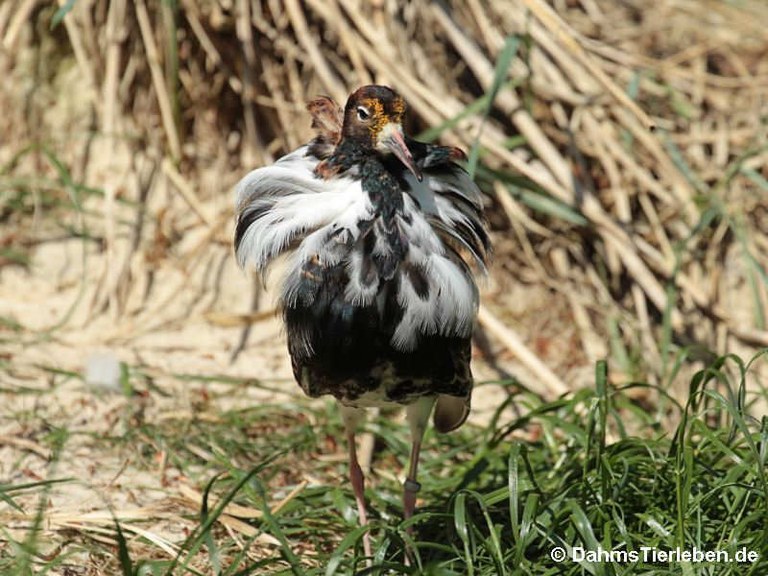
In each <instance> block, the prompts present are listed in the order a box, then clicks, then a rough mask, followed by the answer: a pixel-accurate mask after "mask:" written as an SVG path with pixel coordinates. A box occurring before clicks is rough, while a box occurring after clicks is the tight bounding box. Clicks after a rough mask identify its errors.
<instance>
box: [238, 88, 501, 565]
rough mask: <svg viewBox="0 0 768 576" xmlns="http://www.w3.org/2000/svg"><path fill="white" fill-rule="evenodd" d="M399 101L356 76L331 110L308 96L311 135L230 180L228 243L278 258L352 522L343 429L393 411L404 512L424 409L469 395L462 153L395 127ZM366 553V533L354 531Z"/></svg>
mask: <svg viewBox="0 0 768 576" xmlns="http://www.w3.org/2000/svg"><path fill="white" fill-rule="evenodd" d="M405 108H406V106H405V102H404V100H403V98H402V97H401V96H399V95H398V94H397V93H396V92H394V91H393V90H392V89H390V88H388V87H386V86H364V87H362V88H359V89H358V90H356V91H355V92H353V93H352V94H351V95H350V97H349V99H348V100H347V103H346V106H345V107H344V108H343V109H342V108H339V107H338V106H337V105H336V103H335V102H333V100H331V99H330V98H327V97H321V98H318V99H316V100H314V101H312V102H310V104H309V105H308V110H309V112H310V114H311V115H312V118H313V123H312V126H313V127H314V128H315V129H316V131H317V136H316V137H315V138H314V139H313V140H312V141H311V142H309V143H308V144H307V145H304V146H302V147H300V148H298V149H297V150H295V151H293V152H291V153H290V154H288V155H286V156H284V157H282V158H281V159H280V160H278V161H277V162H275V163H274V164H273V165H271V166H268V167H265V168H259V169H257V170H254V171H252V172H251V173H250V174H248V175H247V176H245V178H243V179H242V180H241V181H240V183H239V184H238V186H237V189H236V196H237V197H236V218H237V222H236V230H235V241H234V243H235V253H236V255H237V260H238V262H239V264H240V265H241V266H243V267H247V268H253V269H255V270H257V271H259V272H261V273H262V274H264V273H265V272H266V270H267V268H268V267H269V265H270V264H271V263H272V262H273V261H274V260H275V259H277V258H278V257H280V256H281V255H283V254H287V255H288V261H287V266H286V270H287V272H286V275H285V278H284V279H283V281H282V286H281V290H280V293H279V304H280V308H281V310H282V313H283V318H284V321H285V327H286V334H287V339H288V351H289V353H290V357H291V362H292V368H293V373H294V376H295V378H296V380H297V382H298V383H299V385H300V386H301V388H302V389H303V391H304V392H305V393H306V394H307V395H309V396H311V397H318V396H321V395H325V394H330V395H332V396H334V397H335V398H336V400H337V401H338V403H339V405H340V409H341V415H342V419H343V422H344V425H345V429H346V435H347V440H348V443H349V474H350V480H351V483H352V488H353V490H354V495H355V499H356V502H357V507H358V513H359V519H360V523H361V525H365V524H367V515H366V508H365V500H364V477H363V473H362V470H361V468H360V465H359V464H358V460H357V454H356V450H355V431H356V429H357V426H358V424H359V423H360V421H361V418H362V417H363V415H364V413H365V409H366V408H371V407H384V406H392V405H399V406H404V407H405V410H406V419H407V422H408V424H409V426H410V432H411V440H412V449H411V453H410V463H409V466H408V473H407V476H406V480H405V482H404V492H403V513H404V517H405V518H406V519H408V518H410V517H411V516H412V515H413V512H414V507H415V503H416V494H417V492H418V491H419V489H420V485H419V483H418V481H417V469H418V463H419V451H420V448H421V442H422V437H423V435H424V431H425V428H426V426H427V422H428V420H429V416H430V414H432V413H433V412H434V415H433V423H434V426H435V428H436V429H437V430H438V431H439V432H449V431H451V430H454V429H456V428H458V427H459V426H461V425H462V424H463V423H464V421H465V420H466V418H467V415H468V414H469V409H470V398H471V394H472V373H471V370H470V346H471V337H472V329H473V324H474V321H475V318H476V315H477V309H478V290H477V285H476V283H475V279H474V278H475V276H476V275H478V274H485V266H486V258H487V255H488V253H489V251H490V243H489V238H488V233H487V231H486V227H485V220H484V216H483V205H482V199H481V194H480V191H479V190H478V188H477V186H476V185H475V184H474V182H473V181H472V180H471V179H470V178H469V176H468V174H467V172H466V171H465V170H464V169H463V168H462V167H461V166H460V165H459V164H458V163H457V162H458V161H460V160H463V159H464V158H465V156H464V153H463V152H462V151H461V150H459V149H457V148H452V147H445V146H437V145H432V144H425V143H422V142H417V141H415V140H412V139H411V138H409V137H408V136H406V135H405V134H404V132H403V126H402V122H403V116H404V114H405ZM363 543H364V548H365V553H366V555H368V556H370V554H371V550H370V541H369V538H368V534H367V533H366V534H365V536H364V541H363Z"/></svg>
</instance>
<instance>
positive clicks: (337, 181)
mask: <svg viewBox="0 0 768 576" xmlns="http://www.w3.org/2000/svg"><path fill="white" fill-rule="evenodd" d="M305 153H306V146H303V147H301V148H299V149H298V150H295V151H294V152H292V153H290V154H288V155H287V156H284V157H283V158H281V159H280V160H278V161H277V162H275V164H273V165H272V166H267V167H265V168H259V169H257V170H254V171H253V172H251V173H250V174H248V175H247V176H246V177H245V178H243V179H242V180H241V181H240V183H239V184H238V185H237V189H236V202H235V204H236V210H237V212H238V213H239V214H243V215H245V216H247V215H248V214H251V213H254V212H258V211H263V214H261V215H260V216H259V217H258V218H256V219H255V220H254V221H253V222H252V223H251V224H250V226H249V227H248V229H247V230H246V231H245V233H244V234H243V236H242V238H241V240H240V244H239V245H238V247H237V261H238V263H239V264H240V265H241V266H243V267H247V266H250V267H253V268H255V269H256V270H259V271H264V269H265V268H266V267H267V266H268V265H269V264H270V262H271V261H272V260H273V259H274V258H275V257H276V256H278V255H279V254H281V253H282V252H283V251H285V249H286V248H287V247H288V246H289V244H290V243H291V241H292V240H294V239H295V238H296V237H297V236H299V235H300V234H306V233H307V232H308V231H311V230H315V229H317V228H319V227H321V226H324V225H326V224H329V223H330V222H332V221H334V220H335V219H336V218H337V217H338V216H339V215H341V214H343V213H344V212H345V211H346V210H347V208H348V207H349V206H350V204H353V203H355V202H359V201H360V200H361V199H362V198H363V191H362V188H361V186H360V182H359V181H355V180H352V179H350V178H344V177H340V178H334V179H333V180H322V179H320V178H317V177H316V176H315V174H314V169H315V167H316V166H317V163H318V161H317V159H315V158H311V157H306V156H304V154H305Z"/></svg>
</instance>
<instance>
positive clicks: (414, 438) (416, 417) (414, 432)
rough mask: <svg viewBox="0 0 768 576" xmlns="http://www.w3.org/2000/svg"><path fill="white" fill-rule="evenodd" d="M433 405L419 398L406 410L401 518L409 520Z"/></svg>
mask: <svg viewBox="0 0 768 576" xmlns="http://www.w3.org/2000/svg"><path fill="white" fill-rule="evenodd" d="M434 404H435V398H434V397H430V396H427V397H424V398H419V399H418V400H416V402H414V403H413V404H409V405H408V407H407V408H406V419H407V420H408V425H409V426H410V428H411V457H410V462H409V464H408V475H407V476H406V478H405V482H403V518H404V519H405V520H409V519H410V518H411V517H412V516H413V512H414V510H415V509H416V495H417V494H418V492H419V490H421V484H419V482H418V480H417V479H416V477H417V475H418V471H419V453H420V452H421V441H422V439H423V438H424V431H425V430H426V429H427V421H428V420H429V415H430V414H431V413H432V407H433V406H434ZM406 530H407V531H408V535H409V536H410V535H413V528H412V527H411V526H408V528H406ZM409 557H410V551H409V553H408V554H407V556H406V563H409V562H407V561H408V560H409Z"/></svg>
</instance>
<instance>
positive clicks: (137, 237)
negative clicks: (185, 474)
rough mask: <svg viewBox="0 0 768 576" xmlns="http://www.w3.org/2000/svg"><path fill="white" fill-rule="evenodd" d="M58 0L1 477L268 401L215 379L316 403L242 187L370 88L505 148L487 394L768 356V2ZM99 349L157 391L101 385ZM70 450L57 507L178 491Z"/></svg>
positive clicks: (26, 140) (37, 60)
mask: <svg viewBox="0 0 768 576" xmlns="http://www.w3.org/2000/svg"><path fill="white" fill-rule="evenodd" d="M61 4H65V3H64V2H62V3H61ZM58 8H59V5H58V4H54V3H51V2H45V1H41V0H15V1H14V0H10V1H9V0H5V1H4V2H3V3H2V4H0V77H2V81H1V82H0V110H2V114H1V115H0V139H1V140H0V380H2V386H1V389H0V394H1V395H2V399H1V400H0V402H1V403H2V408H0V479H1V480H2V481H3V482H17V481H19V480H20V479H24V478H26V479H35V478H44V477H46V473H47V472H46V463H47V458H48V457H49V456H50V450H49V449H48V448H46V447H45V446H43V445H42V444H41V443H40V442H39V441H38V438H39V436H40V434H42V433H43V431H44V430H47V429H48V428H49V427H50V426H66V427H68V428H69V429H70V430H79V431H90V432H95V433H98V432H99V431H101V430H107V429H112V428H115V427H116V428H120V427H121V426H130V422H126V421H122V420H121V416H120V414H121V412H120V409H121V406H124V405H125V403H126V402H133V403H136V404H137V405H138V406H140V409H141V410H142V413H143V411H146V415H145V416H144V417H146V418H165V419H170V420H173V419H180V420H183V419H185V418H187V419H188V418H190V417H192V415H193V414H196V413H197V414H198V415H199V414H209V415H210V417H212V418H215V413H216V410H217V409H221V408H222V407H226V406H229V405H232V404H237V403H241V404H242V403H248V402H257V401H258V400H259V399H261V398H263V397H264V396H265V394H267V393H266V392H265V391H264V389H262V388H253V387H250V388H249V387H244V388H243V389H242V392H241V393H239V394H240V395H239V397H227V398H219V399H217V403H216V405H215V406H211V405H209V404H207V403H206V402H207V401H208V399H207V398H206V393H207V390H208V388H207V387H206V385H205V382H204V380H205V379H209V380H211V382H209V384H208V386H211V387H215V385H216V382H217V381H220V380H222V379H225V378H251V379H259V380H260V381H263V382H264V381H265V382H272V383H274V385H273V388H278V389H282V390H284V391H285V393H286V394H294V393H296V391H297V390H298V388H297V387H295V386H294V385H293V384H292V383H291V382H290V370H289V365H288V362H287V359H286V352H285V350H284V346H283V343H282V340H281V333H280V327H279V322H277V320H276V319H275V318H274V317H273V314H272V309H273V307H274V302H273V300H272V299H271V298H270V296H269V294H266V293H261V290H260V289H259V288H258V287H257V286H256V285H255V284H254V282H253V281H252V279H251V278H250V277H248V276H247V275H245V274H244V273H242V272H241V271H239V270H238V269H237V267H236V264H235V262H234V258H233V255H232V249H231V238H232V230H233V223H232V192H231V189H232V186H233V185H234V184H235V183H236V182H237V180H238V179H239V178H241V177H242V176H243V175H244V174H245V173H246V172H247V171H249V170H251V169H253V168H255V167H258V166H261V165H264V164H266V163H270V162H272V161H273V160H275V159H276V158H278V157H279V156H280V155H282V154H284V153H285V152H287V151H290V150H291V149H293V148H295V147H297V146H298V145H300V144H301V143H303V142H305V141H306V140H307V139H308V138H309V137H310V135H311V133H310V130H309V119H308V115H307V114H306V112H305V111H304V103H305V102H306V101H307V100H308V99H310V98H312V97H314V96H315V95H318V94H328V95H331V96H332V97H334V98H335V99H336V100H337V101H339V102H343V101H344V100H345V99H346V94H347V93H348V92H349V91H350V90H351V89H352V88H354V87H356V86H358V85H361V84H364V83H371V82H377V83H386V84H389V85H391V86H392V87H393V88H395V89H396V90H398V91H399V92H400V93H401V94H403V96H404V97H405V98H406V100H407V101H408V102H409V105H410V116H411V118H410V122H411V132H412V133H420V132H423V131H424V130H428V129H434V128H439V130H437V131H436V132H433V133H434V134H437V135H438V137H439V139H440V140H441V141H442V142H444V143H448V144H452V145H458V146H461V147H463V148H464V149H466V150H469V149H471V148H472V147H473V146H474V145H479V151H480V162H481V169H480V171H479V173H478V178H479V181H480V183H481V184H482V186H483V188H484V191H485V192H486V194H487V202H488V212H489V220H490V222H491V224H492V226H493V229H494V239H495V245H496V256H495V261H494V264H493V268H492V275H491V276H492V277H491V279H490V281H489V283H488V285H487V286H486V288H485V297H484V303H485V304H484V308H483V311H482V316H481V324H480V328H479V331H478V332H479V333H478V339H477V344H478V346H477V353H476V354H477V357H478V361H477V366H478V368H477V372H478V374H479V376H480V378H481V379H502V378H508V377H509V376H513V377H516V378H518V380H519V382H520V384H521V385H522V386H525V387H527V388H529V389H531V390H534V391H536V392H538V393H541V394H543V395H545V396H549V397H553V396H556V395H558V394H561V393H563V392H565V391H567V390H569V389H574V388H578V387H583V386H590V385H591V384H592V370H593V365H594V361H595V360H597V359H600V358H604V357H609V358H610V360H611V368H612V378H613V381H614V383H617V384H619V383H622V382H627V381H629V380H632V379H638V380H645V381H648V382H651V383H654V384H661V385H664V386H668V387H669V388H670V390H671V391H672V393H673V394H674V395H678V396H681V397H682V396H684V394H685V388H684V384H683V382H684V379H682V378H676V377H675V373H676V372H675V368H676V365H677V359H679V358H680V357H681V356H683V355H685V356H687V357H688V358H689V359H692V360H693V361H694V363H693V364H688V363H686V368H685V369H684V370H688V369H692V368H694V367H696V366H701V365H702V364H697V363H696V362H704V361H706V360H707V359H708V358H710V357H712V355H713V354H723V353H727V352H736V353H738V354H741V355H742V356H743V357H744V358H749V357H751V356H752V354H754V352H755V351H756V350H758V349H759V348H761V347H764V346H768V332H767V331H766V325H765V322H766V312H767V311H768V290H766V286H767V285H768V282H767V281H766V280H767V276H766V267H767V266H768V234H767V233H768V169H767V168H766V165H767V164H768V145H767V144H766V143H767V142H768V128H767V127H766V120H767V119H768V5H766V4H765V3H764V2H762V1H760V0H753V1H750V0H743V1H739V2H720V1H716V0H663V1H656V0H624V1H618V0H616V1H612V0H554V1H552V2H544V1H543V0H519V1H514V2H513V1H492V0H486V1H481V0H467V1H466V2H459V1H455V2H447V3H445V4H443V3H438V2H428V1H419V0H414V1H412V2H394V1H389V0H377V1H371V2H366V1H363V0H328V1H324V0H307V1H305V2H300V1H299V0H285V1H284V2H279V1H276V0H275V1H272V0H262V1H259V0H208V1H202V2H193V1H192V0H180V1H178V2H170V1H169V2H156V1H151V0H150V1H147V0H135V1H134V2H131V1H126V0H111V1H107V0H77V1H75V2H74V3H73V6H71V10H70V11H67V12H66V16H65V17H64V18H63V20H61V22H59V23H58V24H52V22H53V21H54V20H58V19H59V18H58V17H57V14H58V15H61V14H62V12H57V9H58ZM510 38H511V40H508V39H510ZM507 58H510V60H509V66H508V67H506V66H505V67H503V68H501V71H502V72H503V74H502V75H499V74H497V68H498V67H497V63H499V61H501V62H502V64H503V63H504V60H505V59H507ZM495 80H500V81H501V84H500V86H498V90H497V91H496V92H495V93H494V94H493V98H490V97H488V94H489V91H491V89H492V88H493V87H494V81H495ZM248 331H249V333H247V332H248ZM241 348H242V351H241V353H239V354H237V352H238V351H240V350H241ZM681 350H685V352H680V351H681ZM94 353H101V354H107V355H109V354H113V355H115V356H116V357H117V358H119V360H120V361H122V362H123V363H124V368H123V370H124V371H125V374H126V375H127V378H126V379H125V381H128V382H130V383H131V386H133V387H134V388H136V389H137V390H138V392H137V396H134V397H133V398H126V397H125V396H119V397H118V396H109V395H107V396H94V395H93V394H92V393H91V391H90V390H89V389H88V388H87V387H85V386H84V384H83V382H82V379H81V378H80V377H79V375H80V374H82V373H83V371H84V370H85V366H86V364H87V359H88V358H89V357H91V356H92V354H94ZM233 358H234V360H232V359H233ZM763 373H764V371H763ZM754 374H755V377H759V376H760V374H761V372H760V370H758V371H756V372H755V373H754ZM201 382H202V384H201ZM49 388H50V390H51V394H50V395H45V396H41V395H39V394H20V393H18V392H19V391H35V390H37V391H40V390H46V389H49ZM157 390H160V391H162V394H156V393H155V392H156V391H157ZM279 393H280V392H274V393H273V394H279ZM137 398H138V399H137ZM650 400H653V398H650ZM480 403H482V400H480ZM67 449H68V450H70V451H71V452H70V453H68V456H67V457H66V458H65V459H64V460H63V461H62V462H61V464H60V465H61V467H62V468H63V470H61V473H62V474H67V473H69V474H72V475H76V476H78V477H80V478H83V479H84V480H86V482H90V483H91V485H92V486H98V487H99V495H98V496H94V492H93V491H90V490H86V489H83V493H82V494H78V495H77V496H76V498H73V499H71V500H67V501H64V502H63V503H62V502H61V501H60V500H55V501H54V502H53V503H52V506H54V507H55V506H60V507H61V508H62V509H66V511H67V513H70V514H76V513H77V512H78V511H86V510H92V509H95V508H98V509H102V508H103V507H104V500H106V501H108V502H109V503H110V504H111V505H113V506H123V505H127V504H131V503H132V504H137V503H141V504H146V503H147V502H152V503H157V502H158V501H162V499H163V498H164V497H165V496H166V495H167V494H168V493H169V492H172V493H173V494H174V495H178V493H177V486H178V484H177V480H178V479H176V478H174V477H173V475H172V473H171V472H168V471H167V470H166V471H164V472H163V475H162V486H161V485H160V484H158V483H157V479H147V477H146V475H145V474H144V473H142V474H139V473H138V472H134V471H133V469H132V467H131V466H130V464H126V460H125V459H124V458H123V456H120V455H117V454H94V453H93V452H92V451H91V450H90V449H89V448H88V447H87V446H86V445H79V444H77V443H75V444H70V445H68V448H67ZM158 466H159V467H160V468H162V463H159V464H158ZM83 471H85V472H83ZM134 473H135V474H136V477H135V478H133V477H132V476H131V475H132V474H134ZM105 476H106V477H105ZM117 477H119V478H120V481H119V483H118V482H116V480H115V479H116V478H117ZM132 479H133V481H134V485H135V486H144V488H136V489H135V490H134V491H129V490H124V489H120V488H119V486H118V484H119V485H123V486H127V485H130V484H131V482H132ZM168 486H170V487H171V488H168ZM65 517H66V518H68V519H71V518H72V516H65ZM107 521H109V518H108V517H107ZM51 522H52V524H51V525H50V526H51V527H53V528H55V527H56V524H55V521H54V520H52V521H51ZM4 523H5V522H4ZM171 531H172V530H171ZM0 546H1V545H0Z"/></svg>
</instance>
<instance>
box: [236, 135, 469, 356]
mask: <svg viewBox="0 0 768 576" xmlns="http://www.w3.org/2000/svg"><path fill="white" fill-rule="evenodd" d="M306 150H307V148H306V146H305V147H302V148H299V149H298V150H296V151H294V152H292V153H291V154H288V155H287V156H285V157H283V158H281V159H280V160H278V161H277V162H276V163H275V164H274V165H272V166H269V167H266V168H260V169H258V170H254V171H253V172H251V173H250V174H248V175H247V176H246V177H245V178H243V180H242V181H241V182H240V184H239V185H238V186H237V200H236V208H237V212H238V215H239V220H238V221H239V222H240V221H242V222H243V223H244V226H245V225H247V228H246V229H245V230H244V231H243V232H242V235H241V237H240V242H239V244H238V245H237V259H238V262H239V263H240V264H241V265H242V266H252V267H253V268H256V269H257V270H259V271H262V272H263V271H264V270H265V269H266V268H267V267H268V266H269V264H270V263H271V262H272V261H273V260H274V259H275V258H276V257H277V256H279V255H281V254H282V253H284V252H285V251H286V250H287V249H288V248H289V247H290V246H292V244H293V245H294V246H295V241H296V240H297V239H301V243H300V245H299V246H298V249H297V250H296V252H295V253H294V254H293V256H292V258H291V260H290V261H289V264H288V267H287V274H286V277H285V279H284V283H283V287H282V292H281V300H282V303H283V305H286V306H289V307H291V306H294V305H295V304H296V302H297V300H298V298H299V295H300V293H302V292H301V290H302V282H303V278H304V269H305V266H306V265H308V263H312V264H313V265H319V266H322V267H324V268H325V267H329V266H334V265H336V264H339V263H342V264H343V265H344V267H345V270H346V272H347V276H348V281H347V285H346V286H345V289H344V296H343V297H344V299H345V300H346V301H347V302H348V303H350V304H351V305H352V306H355V307H362V306H370V305H372V304H374V303H376V304H377V305H378V308H379V310H380V313H381V314H383V313H384V309H385V302H386V299H387V294H388V292H389V290H390V289H395V290H397V293H396V294H394V295H395V296H396V298H397V303H398V305H399V307H400V308H401V309H402V311H403V316H402V319H401V320H400V322H399V323H398V325H397V327H396V329H395V331H394V334H393V335H392V338H391V344H392V345H393V346H394V347H395V348H397V349H398V350H401V351H404V352H407V351H412V350H414V349H415V348H416V347H417V345H418V343H419V339H420V337H421V336H424V335H435V334H439V335H443V336H458V337H468V336H470V335H471V333H472V326H473V322H474V318H475V316H476V314H477V306H478V295H477V288H476V286H475V283H474V280H473V278H472V276H471V274H470V273H469V271H468V269H467V267H466V266H463V265H462V263H461V262H457V258H458V256H457V255H456V254H455V253H454V252H450V251H449V250H448V249H447V248H446V246H444V244H443V242H442V240H441V237H440V235H439V234H438V232H437V230H436V228H435V227H433V224H434V225H435V226H438V227H440V226H442V228H441V230H442V233H443V234H444V233H446V231H447V232H448V233H449V234H450V235H451V236H455V240H456V242H457V243H460V244H463V245H464V246H465V247H467V248H469V250H470V252H472V249H471V248H470V247H469V246H468V245H467V242H466V241H465V240H464V239H463V238H462V234H461V233H460V229H461V230H464V231H465V232H466V231H468V230H469V231H471V230H472V224H473V218H476V216H475V215H474V213H473V211H472V210H473V208H467V205H470V206H473V207H478V210H479V207H480V192H479V190H478V189H477V187H476V186H475V184H474V183H473V182H472V181H471V180H470V179H469V177H468V176H466V174H465V173H464V172H463V171H460V170H459V169H457V170H455V171H454V172H447V173H446V174H445V176H444V177H443V175H442V174H441V175H440V176H435V175H434V174H432V175H425V178H424V180H423V181H417V180H416V179H415V178H414V177H413V176H412V175H410V174H406V175H405V177H406V179H407V181H408V184H409V186H410V190H409V191H408V193H404V194H403V212H402V213H401V214H399V215H398V216H397V218H396V225H397V227H398V228H399V232H400V236H401V237H402V238H404V239H406V246H407V248H406V253H405V255H404V257H403V261H402V262H400V263H399V266H398V268H397V270H396V276H395V282H394V283H393V284H391V285H389V286H390V287H391V288H387V289H384V288H383V287H384V286H386V284H383V283H382V281H381V280H380V279H379V278H378V277H377V276H376V274H375V270H374V271H373V277H371V274H368V277H366V278H364V277H363V276H364V271H366V270H370V269H371V266H372V264H371V258H372V255H378V256H381V255H384V254H387V253H389V251H390V250H391V247H390V246H389V244H388V243H387V242H388V241H387V239H386V237H385V236H384V234H383V233H382V232H381V230H379V224H380V222H378V223H376V224H374V225H373V229H371V222H372V221H373V220H374V219H375V218H376V217H377V215H376V214H375V213H374V208H373V206H372V204H371V201H370V199H369V197H368V195H367V194H366V193H364V192H363V190H362V187H361V184H360V181H359V180H354V179H352V178H349V177H337V178H333V179H330V180H324V179H321V178H318V177H316V176H315V174H314V170H315V167H316V166H317V164H318V160H317V159H316V158H313V157H311V156H310V157H307V156H305V154H306ZM393 193H397V192H393ZM451 196H454V197H458V198H460V199H461V202H465V204H464V205H462V204H461V202H456V203H454V201H452V199H451ZM440 223H442V224H440ZM363 228H364V229H363ZM466 233H467V234H472V232H466ZM363 234H375V235H376V238H375V241H374V244H373V246H372V254H366V253H365V246H364V242H363V241H362V237H363ZM470 238H471V237H470ZM449 252H450V253H449ZM475 256H476V257H477V258H478V259H479V260H480V264H481V269H482V268H483V267H482V258H483V257H484V255H478V254H475ZM366 266H367V268H366ZM406 269H413V270H416V272H415V273H416V274H417V276H418V277H419V278H421V280H419V279H418V278H417V280H416V281H417V282H418V283H419V292H421V295H420V294H419V293H417V288H416V287H414V284H413V283H412V278H410V277H409V275H408V273H406V272H405V270H406ZM422 277H423V278H422ZM424 284H426V287H425V285H424ZM304 294H305V296H304V297H305V298H312V297H313V296H312V294H311V293H310V294H309V295H308V296H307V295H306V291H305V292H304ZM310 303H311V302H303V304H305V305H306V304H310Z"/></svg>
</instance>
